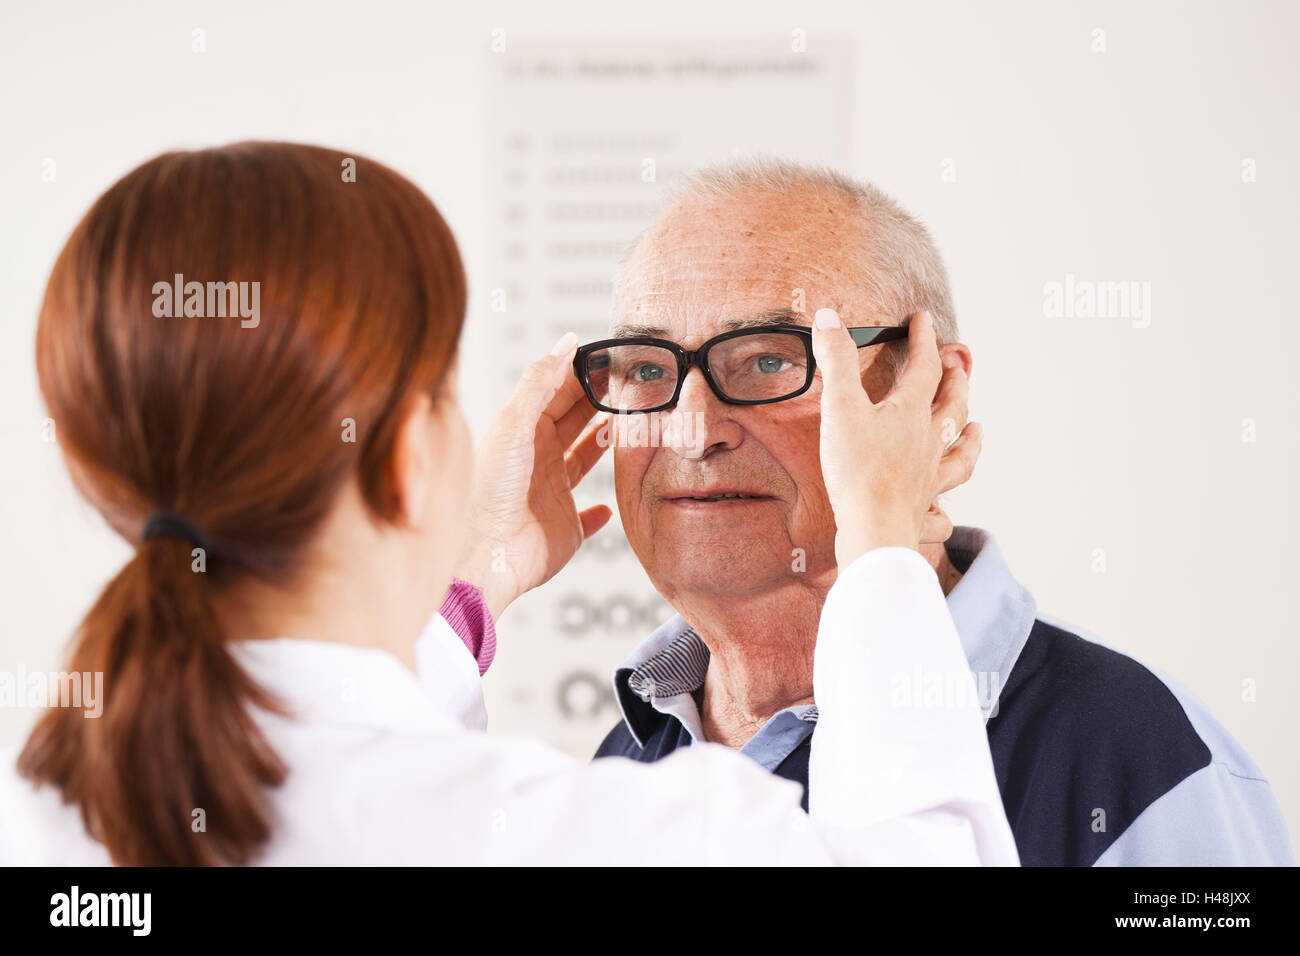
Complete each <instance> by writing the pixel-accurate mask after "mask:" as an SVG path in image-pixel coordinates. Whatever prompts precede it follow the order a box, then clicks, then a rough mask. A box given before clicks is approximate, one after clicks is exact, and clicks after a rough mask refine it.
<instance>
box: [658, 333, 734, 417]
mask: <svg viewBox="0 0 1300 956" xmlns="http://www.w3.org/2000/svg"><path fill="white" fill-rule="evenodd" d="M708 357H709V345H708V344H706V345H702V346H700V347H699V348H698V349H684V348H682V347H681V346H678V347H677V389H676V390H675V391H674V392H673V399H672V404H671V405H669V406H668V407H669V408H676V407H677V404H678V402H680V401H681V398H682V389H684V388H685V387H686V376H687V375H690V374H691V369H693V368H697V369H699V370H700V377H701V378H702V379H704V384H705V385H707V386H708V387H709V391H710V392H712V393H713V397H714V398H716V399H717V400H718V401H720V402H723V403H724V404H727V405H732V404H734V403H733V402H732V401H731V399H729V398H727V396H725V395H723V394H722V389H720V388H719V387H718V383H717V382H715V381H714V380H713V375H712V373H710V372H709V366H708Z"/></svg>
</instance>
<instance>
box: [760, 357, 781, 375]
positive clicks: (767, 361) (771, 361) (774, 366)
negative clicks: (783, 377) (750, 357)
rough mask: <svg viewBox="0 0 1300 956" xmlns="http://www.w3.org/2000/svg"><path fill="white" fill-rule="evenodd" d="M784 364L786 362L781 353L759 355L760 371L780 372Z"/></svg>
mask: <svg viewBox="0 0 1300 956" xmlns="http://www.w3.org/2000/svg"><path fill="white" fill-rule="evenodd" d="M783 366H784V362H783V360H782V359H781V356H779V355H760V356H759V357H758V370H759V371H760V372H767V373H771V372H779V371H781V369H782V367H783Z"/></svg>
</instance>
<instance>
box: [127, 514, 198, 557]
mask: <svg viewBox="0 0 1300 956" xmlns="http://www.w3.org/2000/svg"><path fill="white" fill-rule="evenodd" d="M141 537H142V538H143V539H144V540H145V541H148V540H149V539H150V538H180V539H182V540H184V541H188V542H190V544H192V545H194V547H196V548H202V549H203V550H204V551H205V552H208V551H211V550H212V549H211V547H209V545H208V538H207V535H205V534H204V533H203V532H202V531H200V530H199V529H198V528H196V527H195V526H194V525H193V524H191V523H190V521H189V520H188V519H186V518H185V517H184V516H183V515H178V514H177V513H176V512H174V511H155V512H154V513H153V514H151V515H150V516H149V518H148V520H146V521H145V523H144V532H143V533H142V534H141Z"/></svg>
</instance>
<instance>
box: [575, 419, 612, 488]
mask: <svg viewBox="0 0 1300 956" xmlns="http://www.w3.org/2000/svg"><path fill="white" fill-rule="evenodd" d="M604 425H605V421H604V419H602V420H601V421H600V422H598V423H597V424H596V426H595V427H593V428H591V429H589V430H588V431H587V433H586V434H585V435H583V436H582V437H581V438H580V439H578V442H577V444H575V445H574V446H573V447H572V448H570V449H569V451H568V452H567V453H566V454H565V456H564V467H565V469H566V470H567V471H568V475H569V487H570V488H576V487H577V486H578V482H580V481H582V479H583V478H585V477H586V476H587V472H589V471H591V469H592V467H593V466H594V465H595V464H596V462H598V461H600V456H601V455H603V454H605V450H606V449H607V448H608V447H609V443H608V442H605V441H602V440H601V436H600V432H601V429H602V428H603V427H604Z"/></svg>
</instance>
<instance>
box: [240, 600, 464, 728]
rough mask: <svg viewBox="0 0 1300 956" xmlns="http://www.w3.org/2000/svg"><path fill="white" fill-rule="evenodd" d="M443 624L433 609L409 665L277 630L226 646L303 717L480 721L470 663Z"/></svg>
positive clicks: (387, 724) (344, 721) (316, 720)
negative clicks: (413, 667)
mask: <svg viewBox="0 0 1300 956" xmlns="http://www.w3.org/2000/svg"><path fill="white" fill-rule="evenodd" d="M444 630H446V631H450V628H449V627H447V625H446V622H445V621H443V620H442V618H441V617H440V616H436V615H435V617H434V618H433V619H432V620H431V621H430V622H429V625H428V626H427V627H426V628H425V630H424V631H423V632H422V633H421V635H420V637H419V639H418V641H417V642H416V646H415V656H416V664H417V671H416V672H412V671H411V669H410V668H408V667H407V666H406V665H405V664H403V663H402V662H401V661H400V660H398V659H397V657H395V656H394V655H393V654H391V653H389V652H388V651H384V650H379V649H377V648H372V647H360V646H358V645H353V644H337V643H333V642H328V641H311V640H303V639H299V638H292V637H279V638H274V639H271V640H256V641H236V642H232V644H231V645H230V646H231V649H232V652H233V653H234V655H235V657H236V659H237V660H238V661H239V663H240V664H241V665H242V666H243V667H244V669H245V671H246V672H247V673H248V675H249V676H250V677H251V678H253V680H255V681H256V682H257V683H258V684H260V685H261V686H262V687H263V688H264V689H266V690H267V691H269V692H270V693H271V694H272V696H274V697H275V698H277V699H278V700H279V701H280V702H281V703H283V704H285V705H286V706H287V707H288V710H289V713H290V715H291V716H292V717H293V718H295V719H296V720H298V721H301V722H304V723H311V724H329V725H335V726H356V727H367V728H371V729H379V730H391V731H399V732H424V731H431V730H443V731H446V730H452V729H456V728H458V727H475V726H480V722H479V716H480V715H484V711H483V693H482V689H481V684H480V681H479V676H478V668H477V665H475V663H474V660H473V658H472V657H471V655H470V654H469V651H468V650H466V648H465V645H464V644H463V643H462V642H461V641H460V639H459V638H457V637H456V636H455V634H454V633H450V635H448V634H446V633H443V632H444ZM485 722H486V720H485V715H484V720H483V723H485Z"/></svg>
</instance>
